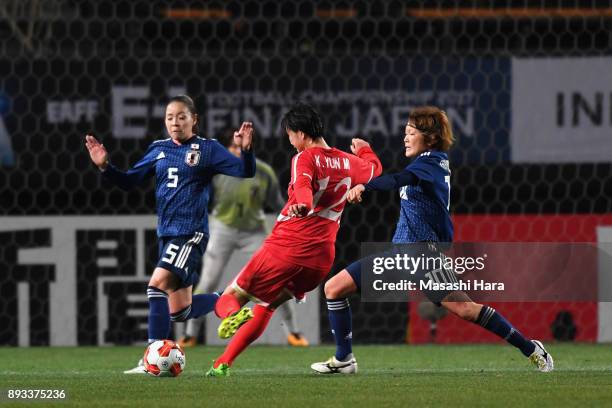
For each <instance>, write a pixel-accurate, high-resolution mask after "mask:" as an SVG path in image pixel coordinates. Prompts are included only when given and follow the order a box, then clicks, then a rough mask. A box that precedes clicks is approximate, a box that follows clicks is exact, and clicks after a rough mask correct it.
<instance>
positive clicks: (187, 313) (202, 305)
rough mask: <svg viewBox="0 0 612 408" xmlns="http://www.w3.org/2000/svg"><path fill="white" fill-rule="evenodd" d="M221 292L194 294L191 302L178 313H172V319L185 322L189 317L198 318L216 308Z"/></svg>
mask: <svg viewBox="0 0 612 408" xmlns="http://www.w3.org/2000/svg"><path fill="white" fill-rule="evenodd" d="M219 297H220V294H219V293H217V292H215V293H207V294H204V295H194V296H193V297H192V298H191V304H190V305H189V306H187V307H186V308H184V309H183V310H180V311H178V312H176V313H172V315H171V316H170V320H172V321H173V322H184V321H186V320H189V319H196V318H198V317H200V316H203V315H205V314H207V313H209V312H212V311H213V310H215V304H216V303H217V300H219Z"/></svg>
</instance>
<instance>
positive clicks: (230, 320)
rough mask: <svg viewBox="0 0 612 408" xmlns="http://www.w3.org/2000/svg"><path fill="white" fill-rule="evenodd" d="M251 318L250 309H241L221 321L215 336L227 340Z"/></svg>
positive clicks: (251, 312)
mask: <svg viewBox="0 0 612 408" xmlns="http://www.w3.org/2000/svg"><path fill="white" fill-rule="evenodd" d="M252 318H253V311H252V310H251V309H250V308H248V307H245V308H243V309H240V310H239V311H238V312H236V313H234V314H233V315H231V316H228V317H226V318H225V319H223V320H222V321H221V324H220V325H219V328H218V329H217V334H218V335H219V337H220V338H222V339H229V338H230V337H232V336H233V335H234V334H236V332H237V331H238V329H239V328H240V326H242V325H243V324H245V323H246V322H248V321H249V320H251V319H252Z"/></svg>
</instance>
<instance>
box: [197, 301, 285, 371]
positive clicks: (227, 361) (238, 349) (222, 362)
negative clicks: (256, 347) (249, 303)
mask: <svg viewBox="0 0 612 408" xmlns="http://www.w3.org/2000/svg"><path fill="white" fill-rule="evenodd" d="M273 313H274V309H272V308H271V307H270V306H262V305H255V307H254V308H253V317H252V319H249V321H248V322H247V323H245V324H244V325H242V326H241V327H240V329H239V330H238V331H237V332H236V335H235V336H234V337H233V338H232V340H231V341H230V343H229V344H228V345H227V347H226V348H225V351H224V352H223V354H222V355H221V356H220V357H219V358H217V359H216V360H215V362H214V363H213V366H212V367H211V369H210V370H209V371H208V372H207V373H206V375H207V376H209V377H220V376H229V367H230V366H231V365H232V363H233V362H234V360H235V359H236V357H238V356H239V355H240V353H242V352H243V351H244V349H246V348H247V347H248V346H249V345H250V344H251V343H253V342H254V341H255V340H257V339H258V338H259V336H261V334H262V333H263V332H264V330H265V329H266V327H267V326H268V323H269V322H270V319H271V318H272V314H273Z"/></svg>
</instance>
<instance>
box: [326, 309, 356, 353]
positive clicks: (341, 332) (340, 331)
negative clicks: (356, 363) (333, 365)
mask: <svg viewBox="0 0 612 408" xmlns="http://www.w3.org/2000/svg"><path fill="white" fill-rule="evenodd" d="M327 310H328V311H329V313H328V314H329V324H330V326H331V329H332V333H333V334H334V337H335V339H336V359H337V360H344V359H345V358H346V356H348V355H349V354H350V353H352V352H353V344H352V343H353V332H352V330H353V329H352V316H351V306H350V305H349V302H348V299H346V298H343V299H333V300H331V299H327Z"/></svg>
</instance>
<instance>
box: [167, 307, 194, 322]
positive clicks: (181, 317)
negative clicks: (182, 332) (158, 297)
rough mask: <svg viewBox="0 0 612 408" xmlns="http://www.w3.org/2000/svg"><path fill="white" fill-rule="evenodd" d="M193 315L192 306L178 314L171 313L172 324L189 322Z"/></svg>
mask: <svg viewBox="0 0 612 408" xmlns="http://www.w3.org/2000/svg"><path fill="white" fill-rule="evenodd" d="M190 315H191V305H189V306H187V307H186V308H184V309H181V310H179V311H178V312H176V313H170V321H172V322H185V321H187V320H189V317H190Z"/></svg>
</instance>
